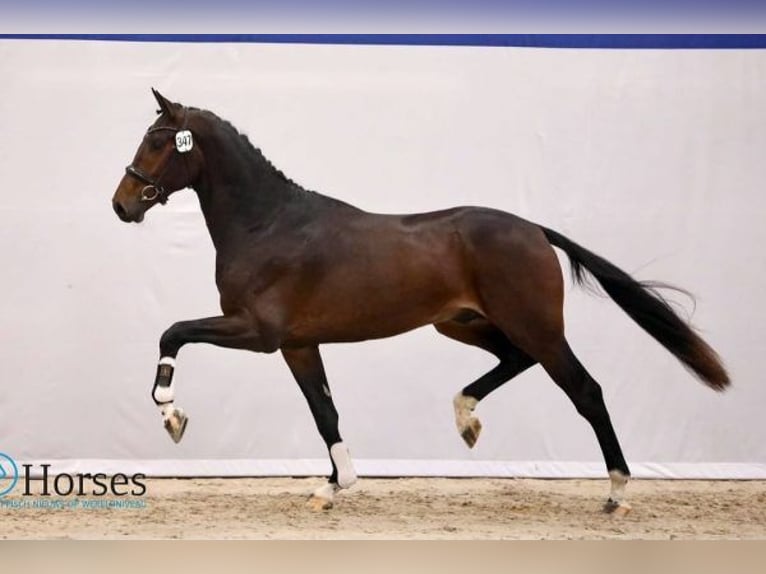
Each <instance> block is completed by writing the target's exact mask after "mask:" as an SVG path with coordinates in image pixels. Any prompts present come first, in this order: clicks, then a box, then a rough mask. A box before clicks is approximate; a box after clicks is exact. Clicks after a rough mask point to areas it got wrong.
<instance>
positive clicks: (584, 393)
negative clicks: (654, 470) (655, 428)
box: [538, 337, 631, 515]
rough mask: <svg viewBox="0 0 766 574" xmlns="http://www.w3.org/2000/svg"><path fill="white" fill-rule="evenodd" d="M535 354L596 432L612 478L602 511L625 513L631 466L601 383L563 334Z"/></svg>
mask: <svg viewBox="0 0 766 574" xmlns="http://www.w3.org/2000/svg"><path fill="white" fill-rule="evenodd" d="M538 358H539V360H540V364H541V365H542V366H543V368H544V369H545V370H546V371H547V373H548V374H549V375H550V376H551V378H552V379H553V380H554V382H555V383H556V384H557V385H558V386H559V387H560V388H561V389H562V390H563V391H564V393H566V395H567V396H568V397H569V399H570V400H571V401H572V403H573V404H574V406H575V408H576V409H577V412H578V413H579V414H580V415H581V416H582V417H583V418H585V419H586V420H587V421H588V423H589V424H590V425H591V427H592V428H593V430H594V432H595V433H596V438H597V439H598V443H599V446H600V447H601V453H602V455H603V457H604V462H605V463H606V467H607V470H608V472H609V478H610V480H611V490H610V493H609V498H608V499H607V502H606V504H605V505H604V511H605V512H608V513H614V514H617V515H625V514H627V513H628V512H630V510H631V507H630V505H629V504H628V503H627V502H626V501H625V486H626V485H627V483H628V480H629V479H630V470H629V469H628V465H627V463H626V462H625V458H624V456H623V454H622V449H621V447H620V443H619V441H618V439H617V434H616V433H615V431H614V427H613V426H612V422H611V419H610V417H609V412H608V411H607V408H606V404H605V403H604V397H603V393H602V391H601V386H600V385H599V384H598V383H597V382H596V381H595V380H594V379H593V377H591V375H590V374H589V373H588V371H587V370H586V369H585V367H583V365H582V364H581V363H580V361H579V360H578V359H577V357H576V356H575V354H574V353H573V352H572V349H571V348H570V347H569V344H568V343H567V341H566V339H564V338H563V337H562V338H561V340H560V341H559V342H558V343H557V344H555V345H552V346H551V348H550V349H549V350H548V351H547V352H545V353H543V354H541V355H540V356H539V357H538Z"/></svg>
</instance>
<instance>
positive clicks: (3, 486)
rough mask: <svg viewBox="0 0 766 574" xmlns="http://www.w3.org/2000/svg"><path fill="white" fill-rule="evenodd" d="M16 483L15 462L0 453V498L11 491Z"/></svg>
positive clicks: (17, 468) (16, 470)
mask: <svg viewBox="0 0 766 574" xmlns="http://www.w3.org/2000/svg"><path fill="white" fill-rule="evenodd" d="M18 481H19V467H18V466H16V461H15V460H13V459H12V458H11V457H10V456H8V455H7V454H5V453H2V452H0V497H3V496H5V495H6V494H8V493H9V492H10V491H12V490H13V488H14V487H15V486H16V483H17V482H18Z"/></svg>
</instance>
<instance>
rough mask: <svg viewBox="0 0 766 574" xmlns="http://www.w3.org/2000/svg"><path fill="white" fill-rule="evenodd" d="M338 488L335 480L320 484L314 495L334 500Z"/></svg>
mask: <svg viewBox="0 0 766 574" xmlns="http://www.w3.org/2000/svg"><path fill="white" fill-rule="evenodd" d="M337 490H338V485H337V484H335V483H333V482H328V483H325V484H323V485H322V486H320V487H319V488H317V489H316V490H315V491H314V496H316V497H317V498H322V499H324V500H329V501H330V502H332V501H333V499H334V498H335V492H336V491H337Z"/></svg>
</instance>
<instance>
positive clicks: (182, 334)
mask: <svg viewBox="0 0 766 574" xmlns="http://www.w3.org/2000/svg"><path fill="white" fill-rule="evenodd" d="M187 343H210V344H211V345H218V346H219V347H228V348H233V349H250V350H253V351H263V352H273V351H275V350H276V348H277V347H276V345H275V344H273V343H272V344H269V343H268V342H267V341H265V340H264V338H263V336H262V335H261V334H260V333H259V330H258V328H257V325H256V324H255V322H254V321H253V320H252V319H251V318H250V317H249V316H245V315H223V316H220V317H208V318H205V319H197V320H194V321H180V322H178V323H175V324H173V325H172V326H171V327H170V328H169V329H168V330H167V331H165V332H164V333H163V334H162V337H161V338H160V360H159V363H158V365H157V375H156V377H155V380H154V387H153V389H152V398H153V399H154V402H155V403H156V404H157V406H158V407H159V409H160V412H161V413H162V418H163V422H164V425H165V429H166V430H167V431H168V434H170V437H171V438H172V439H173V441H174V442H176V443H177V442H179V441H180V440H181V438H182V437H183V435H184V432H185V431H186V424H187V422H188V417H187V416H186V414H185V413H184V411H183V409H180V408H178V407H176V406H175V404H174V400H175V391H174V388H173V372H174V370H175V364H176V356H177V355H178V351H179V350H180V349H181V347H183V346H184V345H186V344H187Z"/></svg>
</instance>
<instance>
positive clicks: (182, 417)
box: [164, 408, 189, 444]
mask: <svg viewBox="0 0 766 574" xmlns="http://www.w3.org/2000/svg"><path fill="white" fill-rule="evenodd" d="M188 422H189V417H187V416H186V414H185V413H184V411H183V410H182V409H179V408H174V409H173V412H172V413H170V416H169V417H167V418H166V419H165V421H164V424H165V430H166V431H168V434H169V435H170V438H172V439H173V442H174V443H176V444H178V443H179V442H181V439H182V438H183V436H184V433H185V432H186V425H187V423H188Z"/></svg>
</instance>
